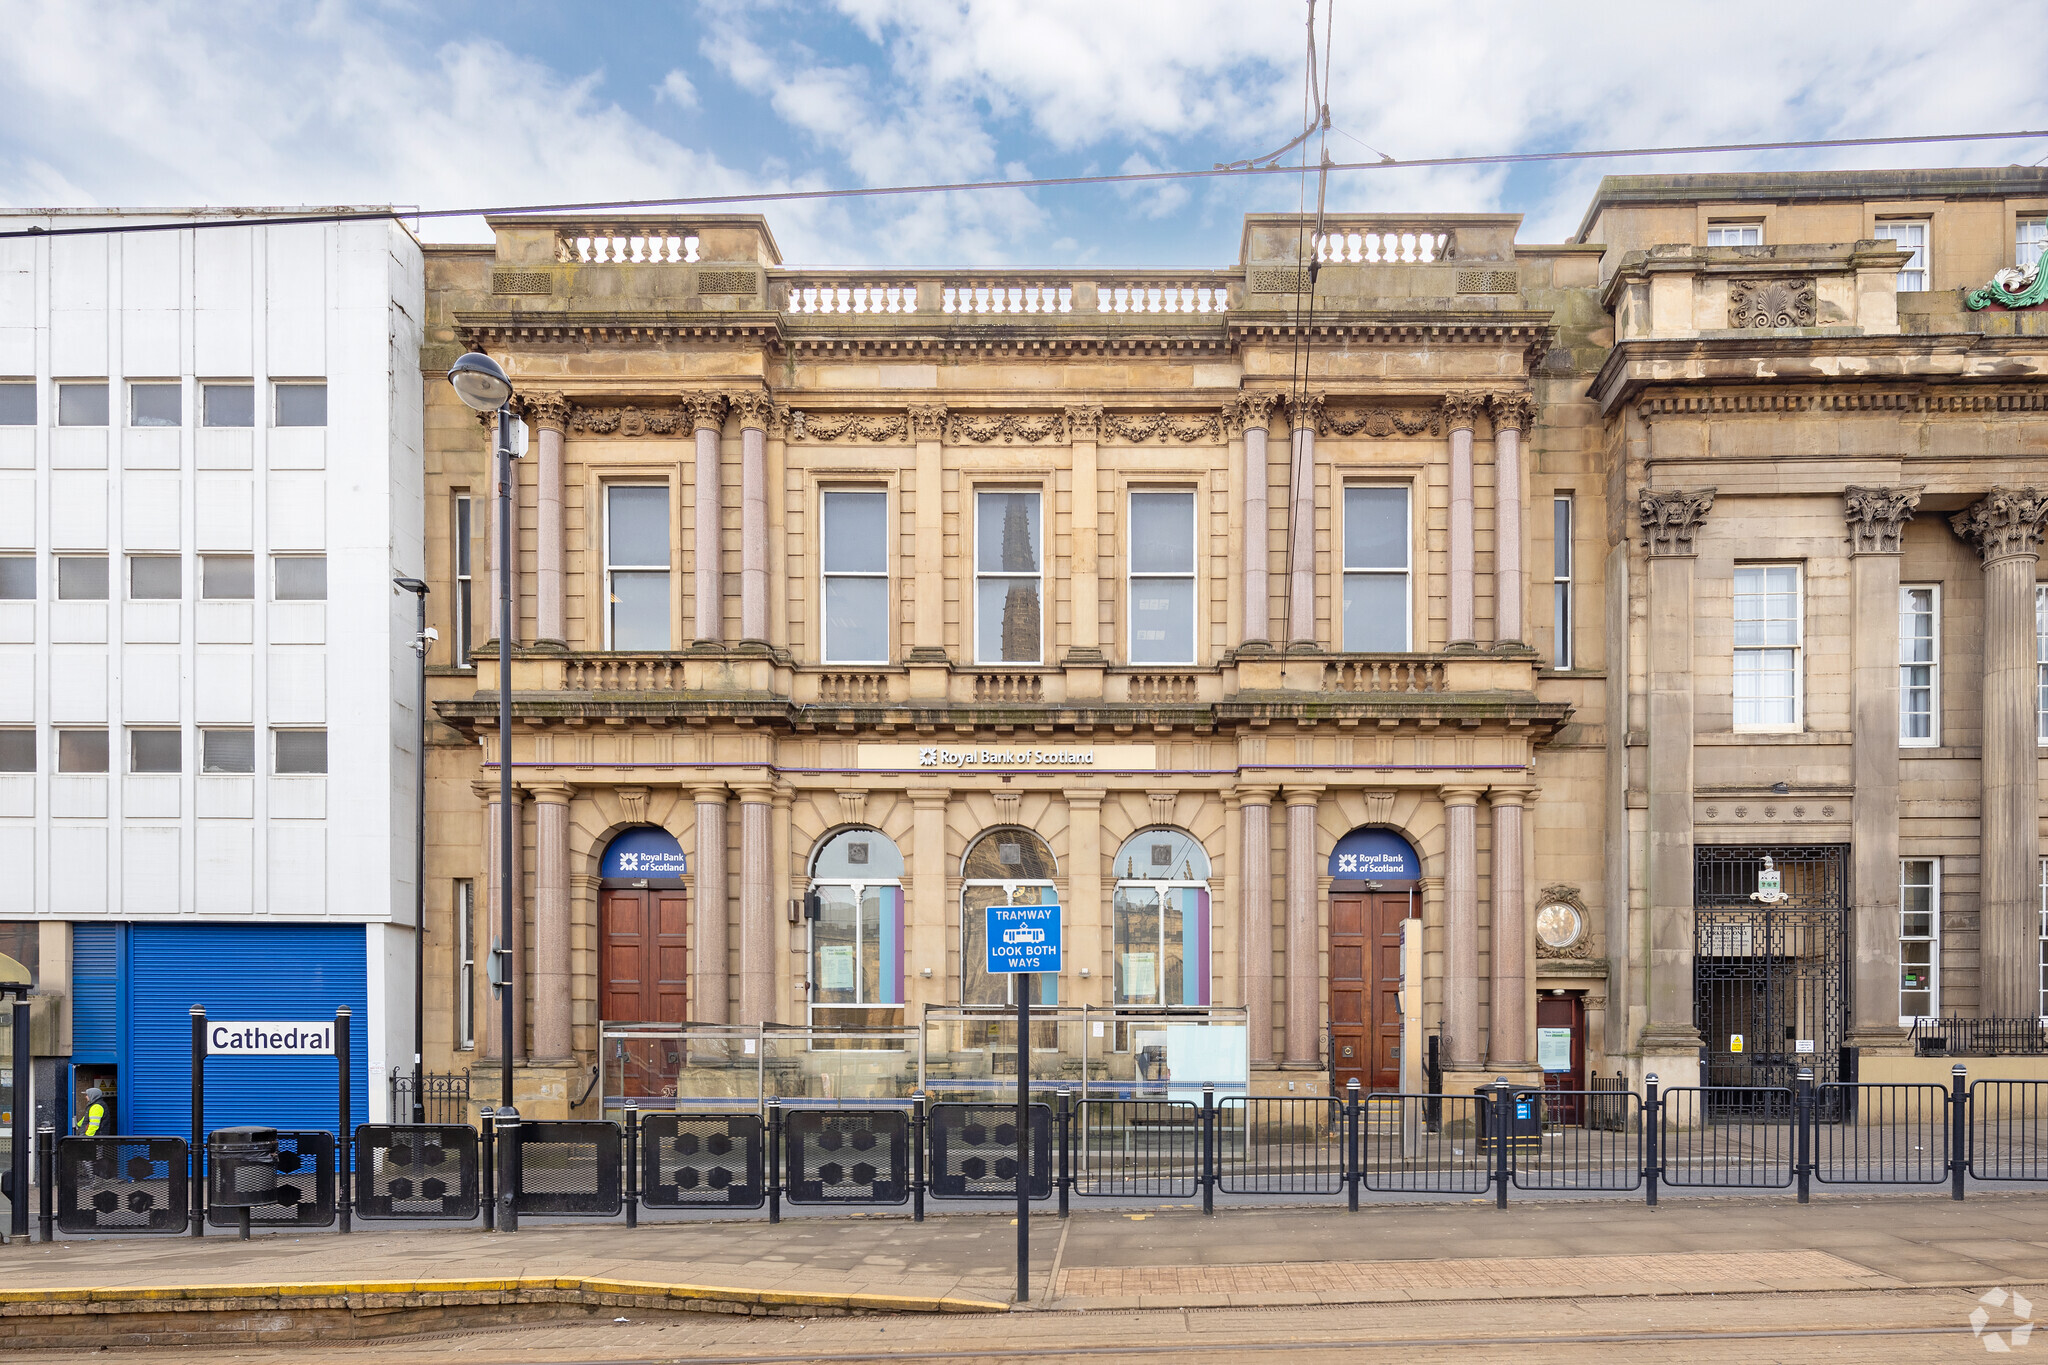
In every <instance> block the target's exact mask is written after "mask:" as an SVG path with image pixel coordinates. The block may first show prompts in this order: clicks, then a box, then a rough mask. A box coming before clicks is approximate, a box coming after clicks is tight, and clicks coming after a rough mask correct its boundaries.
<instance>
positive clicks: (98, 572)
mask: <svg viewBox="0 0 2048 1365" xmlns="http://www.w3.org/2000/svg"><path fill="white" fill-rule="evenodd" d="M57 598H58V600H59V601H63V602H104V601H106V600H107V557H106V556H105V555H58V556H57Z"/></svg>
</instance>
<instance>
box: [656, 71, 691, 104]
mask: <svg viewBox="0 0 2048 1365" xmlns="http://www.w3.org/2000/svg"><path fill="white" fill-rule="evenodd" d="M654 93H655V96H656V98H658V99H664V100H667V101H668V102H669V103H670V104H673V105H674V106H675V107H676V108H678V109H695V108H696V107H697V87H696V85H695V84H694V83H693V82H692V81H691V80H690V73H689V72H687V71H685V70H683V69H682V68H681V67H677V68H676V69H675V70H673V71H671V72H669V73H668V75H666V76H664V77H662V80H661V84H660V85H657V86H656V87H654Z"/></svg>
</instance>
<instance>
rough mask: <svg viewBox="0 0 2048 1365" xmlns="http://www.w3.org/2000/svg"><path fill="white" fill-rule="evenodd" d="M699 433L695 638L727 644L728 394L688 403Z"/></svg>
mask: <svg viewBox="0 0 2048 1365" xmlns="http://www.w3.org/2000/svg"><path fill="white" fill-rule="evenodd" d="M684 403H685V406H687V407H688V408H689V410H690V417H691V419H692V421H693V422H694V423H695V425H696V432H697V473H696V482H697V486H696V501H695V504H694V508H695V510H694V512H693V514H692V515H693V518H694V520H695V522H696V531H695V534H694V535H693V536H692V538H691V542H690V566H691V569H692V570H693V571H694V572H695V573H696V575H697V614H696V620H695V621H694V622H693V629H694V630H695V631H696V636H695V638H696V639H697V640H699V641H708V642H709V643H711V644H722V643H723V642H724V640H725V562H724V560H725V491H724V488H723V485H722V480H723V479H724V474H723V472H722V468H723V465H724V460H723V458H722V456H721V453H720V451H719V448H718V447H719V440H720V437H721V435H722V434H723V432H724V430H725V406H726V399H725V395H724V394H721V393H693V394H690V395H688V396H687V397H686V398H685V400H684Z"/></svg>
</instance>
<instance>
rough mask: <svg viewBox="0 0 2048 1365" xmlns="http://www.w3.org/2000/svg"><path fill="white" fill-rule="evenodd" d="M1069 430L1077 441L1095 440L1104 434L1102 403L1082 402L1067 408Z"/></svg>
mask: <svg viewBox="0 0 2048 1365" xmlns="http://www.w3.org/2000/svg"><path fill="white" fill-rule="evenodd" d="M1067 432H1068V434H1069V435H1070V436H1072V438H1073V439H1074V440H1076V441H1093V440H1096V439H1097V438H1098V437H1100V436H1101V434H1102V404H1100V403H1082V404H1079V405H1077V406H1075V407H1071V408H1068V409H1067Z"/></svg>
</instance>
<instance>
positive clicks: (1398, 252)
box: [1316, 227, 1457, 265]
mask: <svg viewBox="0 0 2048 1365" xmlns="http://www.w3.org/2000/svg"><path fill="white" fill-rule="evenodd" d="M1455 254H1457V238H1456V236H1455V235H1454V234H1453V233H1450V232H1448V231H1442V230H1438V229H1432V228H1428V227H1420V228H1400V229H1388V230H1385V231H1379V232H1326V233H1324V234H1323V235H1322V236H1320V237H1318V238H1316V259H1317V260H1318V261H1321V262H1323V263H1324V264H1326V265H1427V264H1429V263H1430V262H1433V261H1445V260H1449V259H1450V258H1451V257H1452V256H1454V255H1455Z"/></svg>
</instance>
